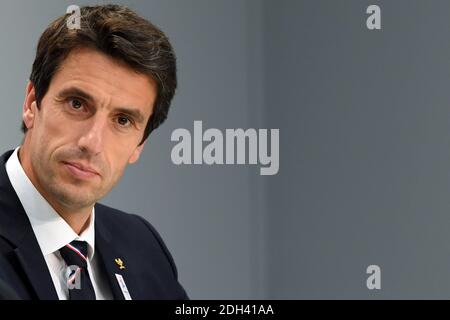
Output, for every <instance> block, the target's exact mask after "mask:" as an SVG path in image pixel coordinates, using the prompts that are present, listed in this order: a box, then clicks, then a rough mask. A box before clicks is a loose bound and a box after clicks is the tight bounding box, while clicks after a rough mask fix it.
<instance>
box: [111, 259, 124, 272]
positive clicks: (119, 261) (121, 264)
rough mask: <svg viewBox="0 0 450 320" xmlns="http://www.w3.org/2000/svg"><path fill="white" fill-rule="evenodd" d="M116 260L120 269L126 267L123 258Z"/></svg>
mask: <svg viewBox="0 0 450 320" xmlns="http://www.w3.org/2000/svg"><path fill="white" fill-rule="evenodd" d="M114 261H115V262H116V264H117V265H118V266H119V269H120V270H122V269H125V265H124V263H123V261H122V259H120V258H116V259H115V260H114Z"/></svg>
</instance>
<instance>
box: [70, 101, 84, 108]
mask: <svg viewBox="0 0 450 320" xmlns="http://www.w3.org/2000/svg"><path fill="white" fill-rule="evenodd" d="M69 104H70V106H71V107H72V109H75V110H80V109H81V108H82V107H83V102H82V101H81V100H80V99H70V101H69Z"/></svg>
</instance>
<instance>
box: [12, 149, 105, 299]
mask: <svg viewBox="0 0 450 320" xmlns="http://www.w3.org/2000/svg"><path fill="white" fill-rule="evenodd" d="M19 148H20V146H19V147H17V148H16V149H15V150H14V153H13V154H12V155H11V157H10V158H9V159H8V161H7V162H6V172H7V173H8V177H9V180H10V181H11V184H12V186H13V188H14V190H15V191H16V194H17V196H18V197H19V200H20V202H21V203H22V206H23V208H24V209H25V212H26V214H27V215H28V219H29V220H30V222H31V227H32V228H33V231H34V234H35V236H36V239H37V241H38V243H39V246H40V248H41V251H42V254H43V256H44V258H45V262H46V263H47V267H48V270H49V271H50V275H51V277H52V280H53V284H54V286H55V289H56V292H57V294H58V298H59V299H60V300H67V299H68V298H69V289H68V286H67V277H66V272H67V265H66V263H65V261H64V259H63V258H62V257H61V255H60V253H59V249H61V248H62V247H64V246H65V245H66V244H68V243H70V242H72V241H73V240H80V241H86V242H87V244H88V261H87V266H88V272H89V276H90V278H91V282H92V286H93V287H94V291H95V296H96V298H97V300H106V299H112V293H111V289H110V287H109V284H108V281H107V278H106V275H105V274H102V273H101V272H100V271H101V270H100V268H99V261H98V260H99V258H98V255H97V256H96V255H95V228H94V221H95V210H94V208H92V214H91V217H90V222H89V226H88V227H87V228H86V229H85V230H84V231H83V232H82V233H81V234H80V235H78V234H77V233H76V232H75V231H73V229H72V228H71V227H70V226H69V224H67V222H66V221H65V220H64V219H63V218H61V216H60V215H59V214H58V213H57V212H56V211H55V210H54V209H53V207H52V206H50V204H49V203H48V202H47V201H46V200H45V198H44V197H43V196H42V195H41V194H40V193H39V191H38V190H37V189H36V188H35V186H34V185H33V183H32V182H31V181H30V179H29V178H28V176H27V175H26V173H25V171H24V170H23V168H22V165H21V164H20V161H19V156H18V150H19Z"/></svg>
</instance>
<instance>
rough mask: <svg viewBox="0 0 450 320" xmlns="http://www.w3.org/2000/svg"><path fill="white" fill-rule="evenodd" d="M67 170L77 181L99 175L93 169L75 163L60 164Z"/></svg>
mask: <svg viewBox="0 0 450 320" xmlns="http://www.w3.org/2000/svg"><path fill="white" fill-rule="evenodd" d="M62 163H63V164H64V166H65V167H66V168H67V170H68V171H69V172H70V173H71V174H72V175H73V176H75V177H76V178H78V179H92V178H94V177H96V176H100V174H99V173H98V172H97V171H96V170H95V169H93V168H91V167H89V166H86V165H82V164H81V163H77V162H66V161H63V162H62Z"/></svg>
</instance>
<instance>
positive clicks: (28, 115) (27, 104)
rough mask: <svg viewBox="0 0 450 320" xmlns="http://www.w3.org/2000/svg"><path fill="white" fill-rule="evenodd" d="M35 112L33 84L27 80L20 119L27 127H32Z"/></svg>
mask: <svg viewBox="0 0 450 320" xmlns="http://www.w3.org/2000/svg"><path fill="white" fill-rule="evenodd" d="M36 112H37V105H36V94H35V91H34V86H33V84H32V83H31V81H28V84H27V89H26V92H25V101H24V103H23V108H22V120H23V122H24V123H25V126H26V127H27V128H28V129H31V128H33V126H34V119H35V115H36Z"/></svg>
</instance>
